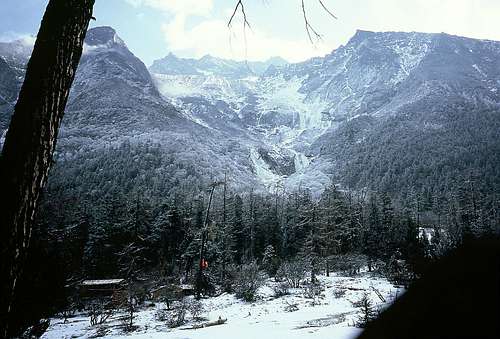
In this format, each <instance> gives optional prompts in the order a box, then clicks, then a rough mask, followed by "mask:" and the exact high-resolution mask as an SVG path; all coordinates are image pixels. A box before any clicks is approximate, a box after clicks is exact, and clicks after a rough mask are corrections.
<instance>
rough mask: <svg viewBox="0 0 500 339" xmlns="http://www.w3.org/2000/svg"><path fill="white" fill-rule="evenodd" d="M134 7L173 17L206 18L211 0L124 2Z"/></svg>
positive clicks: (132, 0) (135, 0)
mask: <svg viewBox="0 0 500 339" xmlns="http://www.w3.org/2000/svg"><path fill="white" fill-rule="evenodd" d="M125 1H126V2H128V3H129V4H131V5H132V6H134V7H141V6H148V7H151V8H154V9H158V10H161V11H165V12H167V13H172V14H174V15H185V16H188V15H196V16H207V15H209V14H210V12H211V11H212V9H213V5H214V4H213V0H125Z"/></svg>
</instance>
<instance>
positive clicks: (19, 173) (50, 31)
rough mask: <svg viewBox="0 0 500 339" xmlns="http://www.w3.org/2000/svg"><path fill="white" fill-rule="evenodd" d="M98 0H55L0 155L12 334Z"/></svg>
mask: <svg viewBox="0 0 500 339" xmlns="http://www.w3.org/2000/svg"><path fill="white" fill-rule="evenodd" d="M94 2H95V0H50V1H49V3H48V5H47V8H46V11H45V15H44V17H43V20H42V23H41V26H40V30H39V32H38V36H37V39H36V42H35V46H34V49H33V53H32V55H31V59H30V61H29V62H28V66H27V70H26V77H25V80H24V83H23V86H22V88H21V91H20V94H19V98H18V101H17V104H16V106H15V108H14V114H13V115H12V120H11V123H10V126H9V130H8V132H7V135H6V138H5V143H4V146H3V150H2V154H1V157H0V198H1V200H2V202H1V204H0V208H1V210H0V251H1V261H0V280H1V282H0V336H3V337H6V336H7V329H8V323H9V312H10V309H11V306H12V305H11V304H12V297H13V293H14V290H15V286H16V281H17V280H18V279H19V276H20V275H21V272H22V267H23V260H24V258H25V255H26V252H27V249H28V247H29V242H30V236H31V229H32V223H33V219H34V215H35V211H36V206H37V202H38V198H39V196H40V193H41V190H42V188H43V186H44V184H45V183H46V181H47V176H48V172H49V168H50V165H51V162H52V155H53V153H54V149H55V145H56V138H57V133H58V129H59V126H60V123H61V120H62V117H63V114H64V109H65V106H66V102H67V100H68V95H69V91H70V88H71V84H72V82H73V79H74V76H75V73H76V69H77V67H78V63H79V61H80V57H81V55H82V51H83V42H84V38H85V34H86V32H87V29H88V25H89V22H90V20H91V18H92V9H93V5H94Z"/></svg>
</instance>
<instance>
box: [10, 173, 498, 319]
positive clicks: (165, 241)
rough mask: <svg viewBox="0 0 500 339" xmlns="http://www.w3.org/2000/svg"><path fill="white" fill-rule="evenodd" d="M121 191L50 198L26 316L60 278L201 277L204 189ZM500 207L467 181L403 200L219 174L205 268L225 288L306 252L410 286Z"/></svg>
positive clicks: (48, 297) (28, 284)
mask: <svg viewBox="0 0 500 339" xmlns="http://www.w3.org/2000/svg"><path fill="white" fill-rule="evenodd" d="M207 189H208V188H207ZM119 192H120V188H119V187H116V194H112V191H108V194H107V195H105V196H103V197H102V199H101V200H100V201H99V202H98V203H95V202H92V201H91V200H88V199H85V196H82V197H81V198H80V199H75V200H74V201H73V204H72V205H70V204H68V201H67V200H66V201H65V202H66V205H59V206H54V205H52V204H56V203H58V201H60V200H58V199H52V200H50V201H49V202H47V201H46V202H45V206H44V207H45V210H41V211H40V215H39V222H38V227H37V229H36V230H35V232H36V234H35V235H34V237H33V239H34V242H33V250H32V253H31V256H30V259H29V265H28V266H29V267H28V268H27V270H26V272H27V274H26V275H25V279H23V281H22V282H21V284H22V289H23V290H25V292H24V293H21V294H20V298H21V299H23V300H21V302H20V303H19V305H20V307H21V308H22V305H26V306H27V305H30V307H29V308H26V309H23V310H22V311H23V312H27V311H26V310H27V309H29V310H31V311H32V312H35V310H37V307H36V305H38V306H39V307H40V309H42V310H44V312H47V313H50V312H55V311H58V310H59V309H60V308H61V307H63V306H64V305H65V303H66V302H67V299H66V298H67V296H68V294H67V293H68V289H67V288H65V286H68V285H71V283H75V282H77V281H80V280H81V279H98V278H115V277H120V278H128V279H131V280H137V279H145V278H148V279H156V280H158V281H160V280H162V279H170V280H171V281H172V280H174V281H178V282H180V281H184V282H194V281H195V279H196V273H197V269H198V265H199V253H200V244H201V238H202V231H203V229H204V228H203V225H204V223H205V218H206V213H207V209H208V196H209V193H208V190H199V191H197V192H193V191H192V190H191V191H188V190H186V191H184V192H183V191H182V190H177V192H176V193H175V194H173V195H172V196H171V197H169V198H166V199H164V200H153V199H152V196H150V195H147V194H141V193H140V192H136V193H135V194H130V195H128V196H126V195H123V194H121V193H119ZM62 198H64V197H61V199H62ZM63 201H64V199H63ZM49 206H50V208H49ZM498 211H499V206H498V200H492V198H491V196H488V195H484V194H482V193H481V192H479V191H476V190H475V189H474V183H473V182H471V181H464V182H463V185H462V186H460V187H458V188H457V189H455V190H453V191H451V192H449V193H448V194H447V195H446V196H444V197H432V196H429V195H428V194H427V195H426V194H425V191H424V192H421V193H415V192H411V191H410V193H409V194H408V198H407V199H406V200H405V201H399V200H398V201H393V200H392V199H391V197H390V195H389V194H387V193H378V192H350V191H345V190H340V189H339V188H338V187H336V186H335V185H332V186H330V187H328V188H327V189H326V190H325V191H324V192H323V193H322V194H321V196H320V197H318V198H313V196H312V194H311V193H310V192H309V191H308V190H303V189H298V190H297V191H295V192H285V191H284V190H283V189H280V188H277V189H275V191H274V192H273V193H269V194H259V193H256V192H237V191H235V190H232V189H231V186H230V184H229V183H228V182H219V185H218V186H217V187H216V188H215V190H214V199H213V203H212V206H211V209H210V211H209V214H208V219H207V220H208V223H207V225H208V227H207V229H206V231H207V241H206V244H205V250H204V256H203V257H204V258H203V259H204V260H206V261H207V263H208V268H207V269H206V271H205V274H206V276H207V279H209V284H210V285H211V286H212V287H217V286H219V287H222V288H223V287H224V285H225V279H228V277H229V276H230V275H231V270H234V269H235V267H238V266H240V265H243V264H249V263H257V264H258V265H260V266H261V267H262V268H263V269H265V270H266V271H267V272H269V273H270V274H272V273H273V272H276V270H278V268H279V266H280V265H281V264H283V263H286V262H294V261H296V260H301V261H302V262H304V263H305V264H306V266H307V269H308V271H309V272H310V274H311V275H312V276H314V275H315V274H318V273H320V272H325V273H327V272H329V271H334V270H338V269H346V270H352V269H354V270H356V269H359V268H360V267H362V266H366V265H368V267H369V268H370V269H374V270H378V271H379V272H381V273H384V274H388V275H389V277H390V278H392V279H394V280H395V282H399V283H406V282H407V280H408V279H411V278H412V277H414V276H418V275H419V274H420V273H421V272H423V271H424V270H425V267H426V265H428V263H429V262H431V261H432V260H434V259H435V258H437V257H439V256H440V255H442V254H443V253H444V252H446V251H447V250H448V249H450V248H452V247H455V246H457V245H459V244H460V243H461V242H463V241H464V239H467V238H468V237H476V236H479V235H482V234H488V233H489V234H493V233H498V230H499V229H500V225H499V220H500V218H499V216H498ZM397 280H399V281H397ZM23 301H24V302H23ZM47 305H49V306H50V307H47ZM38 311H39V310H38ZM38 316H39V315H37V316H36V317H38Z"/></svg>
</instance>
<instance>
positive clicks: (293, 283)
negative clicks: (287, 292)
mask: <svg viewBox="0 0 500 339" xmlns="http://www.w3.org/2000/svg"><path fill="white" fill-rule="evenodd" d="M306 273H307V264H306V263H305V262H304V261H303V260H297V261H294V262H284V263H283V264H281V266H280V267H279V268H278V271H277V272H276V279H278V280H284V281H286V282H287V283H288V285H289V287H293V288H298V287H300V283H301V282H302V280H304V279H305V277H306Z"/></svg>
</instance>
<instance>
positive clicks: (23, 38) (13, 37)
mask: <svg viewBox="0 0 500 339" xmlns="http://www.w3.org/2000/svg"><path fill="white" fill-rule="evenodd" d="M35 40H36V36H33V35H30V34H26V33H17V32H2V33H1V34H0V41H3V42H12V41H20V42H21V43H22V44H23V45H25V46H27V47H33V46H34V45H35Z"/></svg>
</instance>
